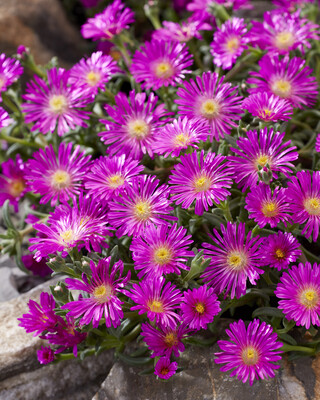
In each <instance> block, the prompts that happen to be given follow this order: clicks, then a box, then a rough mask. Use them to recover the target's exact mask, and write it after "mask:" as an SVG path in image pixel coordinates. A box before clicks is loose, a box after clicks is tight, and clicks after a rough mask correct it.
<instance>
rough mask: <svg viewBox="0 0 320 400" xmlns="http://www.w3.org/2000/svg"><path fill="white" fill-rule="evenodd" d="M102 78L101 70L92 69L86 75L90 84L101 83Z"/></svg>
mask: <svg viewBox="0 0 320 400" xmlns="http://www.w3.org/2000/svg"><path fill="white" fill-rule="evenodd" d="M100 79H101V75H100V74H99V72H94V71H90V72H89V73H88V74H87V76H86V81H87V83H88V84H89V85H90V86H95V85H96V84H97V83H99V81H100Z"/></svg>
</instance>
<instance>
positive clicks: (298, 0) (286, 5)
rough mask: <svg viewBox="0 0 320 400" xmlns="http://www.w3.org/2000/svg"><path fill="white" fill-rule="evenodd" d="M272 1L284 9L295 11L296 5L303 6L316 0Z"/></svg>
mask: <svg viewBox="0 0 320 400" xmlns="http://www.w3.org/2000/svg"><path fill="white" fill-rule="evenodd" d="M272 3H273V4H274V5H275V6H277V7H279V8H280V9H281V10H282V11H283V10H286V11H289V12H293V11H295V10H296V7H303V6H304V5H305V4H307V3H314V0H272Z"/></svg>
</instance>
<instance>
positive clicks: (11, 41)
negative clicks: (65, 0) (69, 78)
mask: <svg viewBox="0 0 320 400" xmlns="http://www.w3.org/2000/svg"><path fill="white" fill-rule="evenodd" d="M21 44H23V45H24V46H26V47H29V48H30V49H31V51H32V53H33V54H34V56H35V61H36V62H37V63H39V64H46V63H47V62H48V61H49V60H50V59H51V58H52V57H53V56H58V57H59V61H61V64H62V65H65V66H68V65H70V63H74V62H76V61H78V60H79V59H80V58H81V57H83V55H84V54H85V53H86V52H87V43H86V42H85V41H84V40H83V39H82V37H81V35H80V33H79V32H78V29H77V28H75V27H74V26H72V24H71V23H70V22H69V21H68V19H67V18H66V15H65V13H64V10H63V8H62V6H61V4H60V2H59V0H49V1H48V0H0V49H1V52H5V53H6V54H7V55H11V54H13V53H15V52H16V49H17V47H18V46H19V45H21Z"/></svg>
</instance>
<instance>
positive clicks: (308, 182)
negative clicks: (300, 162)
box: [287, 171, 320, 242]
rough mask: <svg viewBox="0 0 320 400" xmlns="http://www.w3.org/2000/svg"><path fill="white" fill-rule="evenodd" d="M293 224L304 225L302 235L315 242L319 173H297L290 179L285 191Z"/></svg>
mask: <svg viewBox="0 0 320 400" xmlns="http://www.w3.org/2000/svg"><path fill="white" fill-rule="evenodd" d="M287 197H288V202H289V203H290V207H291V212H292V215H293V222H294V223H297V224H304V223H306V225H305V227H304V228H303V230H302V234H305V236H306V237H307V238H308V237H310V236H311V234H312V232H313V235H312V238H313V241H314V242H315V241H316V240H317V239H318V236H319V228H320V172H319V171H313V173H312V174H311V172H310V171H299V172H297V175H296V176H294V177H291V179H290V181H289V182H288V190H287Z"/></svg>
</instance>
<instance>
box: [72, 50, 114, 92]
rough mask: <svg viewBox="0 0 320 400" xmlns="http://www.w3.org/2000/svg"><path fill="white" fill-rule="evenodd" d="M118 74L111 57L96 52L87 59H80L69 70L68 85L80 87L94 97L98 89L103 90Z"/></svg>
mask: <svg viewBox="0 0 320 400" xmlns="http://www.w3.org/2000/svg"><path fill="white" fill-rule="evenodd" d="M119 72H121V70H120V68H119V67H118V65H117V63H116V61H114V59H113V58H112V57H111V56H108V55H104V54H103V53H102V51H97V52H96V53H92V54H91V57H89V58H87V59H85V58H82V59H81V60H80V61H79V62H78V63H77V64H76V65H75V66H74V67H73V68H72V69H71V70H70V77H69V83H71V84H76V85H80V86H82V87H83V88H85V89H86V90H88V91H89V92H90V93H91V94H92V95H93V96H95V95H96V94H97V93H98V89H100V90H104V89H105V85H106V83H107V82H109V80H110V79H111V78H112V76H113V75H114V74H117V73H119Z"/></svg>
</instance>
